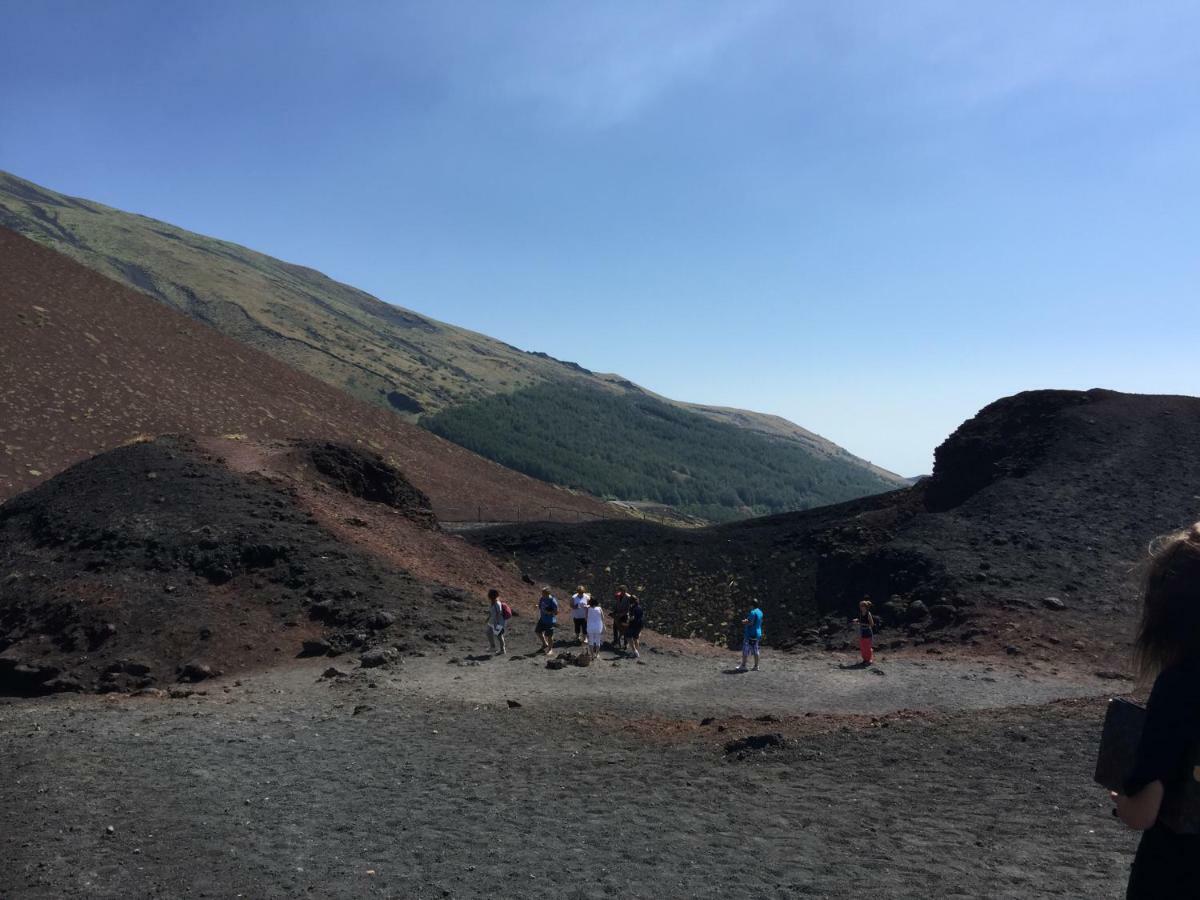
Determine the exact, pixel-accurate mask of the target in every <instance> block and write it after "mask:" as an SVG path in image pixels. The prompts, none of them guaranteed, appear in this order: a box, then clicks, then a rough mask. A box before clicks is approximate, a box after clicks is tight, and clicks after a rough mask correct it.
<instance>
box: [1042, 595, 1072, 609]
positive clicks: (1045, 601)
mask: <svg viewBox="0 0 1200 900" xmlns="http://www.w3.org/2000/svg"><path fill="white" fill-rule="evenodd" d="M1042 605H1043V606H1044V607H1046V609H1053V610H1057V611H1060V612H1061V611H1062V610H1064V609H1066V608H1067V604H1065V603H1063V602H1062V600H1060V599H1059V598H1058V597H1043V598H1042Z"/></svg>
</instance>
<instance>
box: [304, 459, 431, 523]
mask: <svg viewBox="0 0 1200 900" xmlns="http://www.w3.org/2000/svg"><path fill="white" fill-rule="evenodd" d="M300 452H301V454H302V455H303V457H304V458H305V459H307V461H308V462H310V463H311V464H312V466H313V468H314V469H316V470H317V472H319V473H320V474H321V476H323V477H324V479H325V480H326V481H327V482H328V483H329V484H332V485H333V486H334V487H336V488H337V489H338V490H340V491H343V492H345V493H347V494H349V495H350V496H351V497H358V498H360V499H362V500H366V501H368V502H370V503H382V504H384V505H385V506H390V507H391V508H392V509H395V510H398V511H399V512H400V513H402V514H403V515H404V516H405V517H406V518H409V519H412V520H413V521H415V522H419V523H421V524H423V525H425V526H426V527H428V528H437V518H436V517H435V516H434V514H433V505H432V504H431V503H430V502H429V498H428V497H426V496H425V494H424V493H422V492H421V491H420V490H418V489H417V488H415V487H413V486H412V485H411V484H410V483H409V481H408V479H407V478H405V477H404V476H403V475H401V474H400V472H399V471H398V470H396V469H395V468H394V467H392V466H391V465H389V464H388V463H387V461H386V460H385V459H384V458H383V457H382V456H380V455H379V454H378V453H370V452H367V451H365V450H359V449H358V448H356V447H350V446H347V445H345V444H334V443H329V442H324V443H307V444H302V445H301V447H300Z"/></svg>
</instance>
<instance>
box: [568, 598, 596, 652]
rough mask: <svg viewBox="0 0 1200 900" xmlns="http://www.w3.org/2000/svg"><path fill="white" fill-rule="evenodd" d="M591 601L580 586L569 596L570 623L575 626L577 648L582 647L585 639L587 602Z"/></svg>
mask: <svg viewBox="0 0 1200 900" xmlns="http://www.w3.org/2000/svg"><path fill="white" fill-rule="evenodd" d="M591 599H592V595H591V594H589V593H587V591H586V589H585V588H584V586H583V585H582V584H581V585H579V587H577V588H575V593H574V594H573V595H571V621H572V623H574V625H575V644H576V645H577V646H582V645H583V642H584V639H585V638H586V637H587V611H588V602H589V601H590V600H591Z"/></svg>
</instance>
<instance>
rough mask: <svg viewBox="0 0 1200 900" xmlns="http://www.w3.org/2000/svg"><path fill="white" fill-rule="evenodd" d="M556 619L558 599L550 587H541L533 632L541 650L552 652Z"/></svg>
mask: <svg viewBox="0 0 1200 900" xmlns="http://www.w3.org/2000/svg"><path fill="white" fill-rule="evenodd" d="M557 621H558V600H557V599H555V597H554V594H552V593H551V592H550V588H548V587H544V588H542V598H541V599H540V600H538V620H537V625H536V626H534V629H533V630H534V632H535V633H536V634H537V636H538V637H539V638H540V639H541V641H542V652H543V653H547V654H548V653H553V652H554V625H555V623H556V622H557Z"/></svg>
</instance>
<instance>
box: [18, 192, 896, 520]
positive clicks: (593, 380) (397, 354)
mask: <svg viewBox="0 0 1200 900" xmlns="http://www.w3.org/2000/svg"><path fill="white" fill-rule="evenodd" d="M0 226H5V227H8V228H11V229H13V230H15V231H17V232H19V233H21V234H24V235H26V236H27V237H30V238H32V239H33V240H36V241H38V242H40V243H42V244H45V245H47V246H50V247H53V248H54V249H56V250H59V251H60V252H62V253H64V254H67V255H69V256H71V257H73V258H74V259H76V260H78V261H79V262H81V263H83V264H84V265H86V266H88V267H90V268H92V269H94V270H96V271H98V272H100V273H101V274H104V275H106V276H108V277H110V278H113V279H114V280H117V281H120V282H123V283H124V284H126V285H128V286H129V287H132V288H134V289H136V290H139V291H142V292H144V293H146V294H149V295H150V296H152V297H154V298H155V299H157V300H159V301H161V302H163V303H166V304H168V305H170V306H173V307H175V308H176V309H178V310H180V311H182V312H184V313H186V314H188V315H189V316H192V317H193V318H196V319H199V320H200V321H202V322H205V323H207V324H210V325H212V326H213V327H215V328H216V329H218V330H219V331H222V332H224V333H225V334H227V335H229V336H231V337H233V338H236V339H238V340H240V341H242V342H244V343H247V344H249V345H251V346H253V347H256V348H258V349H260V350H263V351H265V352H266V353H268V354H270V355H272V356H274V357H275V358H276V359H279V360H281V361H283V362H285V363H287V364H289V365H291V366H294V367H295V368H297V369H300V370H301V371H304V372H307V373H309V374H310V375H313V376H315V377H316V378H319V379H320V380H322V381H325V382H326V383H328V384H332V385H334V386H336V387H339V388H342V389H343V390H345V391H347V392H349V393H350V394H352V395H353V396H355V397H357V398H359V399H360V400H365V401H367V402H371V403H375V404H378V405H381V406H385V407H388V408H390V409H391V410H392V411H393V412H395V413H397V414H399V415H400V416H402V417H404V418H407V419H409V420H416V419H417V418H418V417H419V416H422V415H427V416H431V417H432V416H435V415H436V414H437V413H439V412H441V411H443V410H447V409H453V408H455V407H459V406H462V405H464V404H470V403H474V402H479V401H482V400H485V399H486V398H489V397H493V396H495V395H498V394H512V393H516V392H519V391H521V390H524V389H529V388H532V387H535V386H538V385H545V384H554V385H568V386H573V387H576V388H578V387H587V388H590V389H592V390H595V391H599V392H603V393H606V394H612V395H616V396H618V397H628V398H629V399H630V400H631V402H637V401H638V400H639V399H640V398H641V397H643V396H645V395H646V394H647V392H645V391H644V390H642V389H641V388H639V387H638V386H636V385H634V384H632V383H630V382H628V381H625V380H624V379H622V378H620V377H618V376H611V375H599V374H596V373H592V372H589V371H588V370H586V369H583V368H581V367H580V366H577V365H575V364H573V363H568V362H561V361H559V360H556V359H553V358H551V357H549V356H547V355H546V354H544V353H528V352H524V351H521V350H519V349H517V348H515V347H512V346H510V345H508V344H505V343H503V342H501V341H497V340H495V339H493V338H489V337H487V336H485V335H481V334H477V333H475V332H471V331H467V330H466V329H462V328H457V327H455V326H453V325H447V324H445V323H442V322H438V321H435V320H433V319H430V318H428V317H425V316H422V315H420V314H418V313H415V312H411V311H409V310H405V309H401V308H399V307H396V306H392V305H390V304H387V303H384V302H383V301H381V300H379V299H377V298H375V297H372V296H371V295H369V294H367V293H365V292H363V291H360V290H357V289H355V288H353V287H350V286H348V285H344V284H341V283H339V282H336V281H334V280H332V279H330V278H328V277H326V276H325V275H322V274H321V273H320V272H316V271H314V270H312V269H308V268H305V267H303V266H297V265H292V264H290V263H285V262H282V261H280V260H277V259H273V258H271V257H269V256H266V255H264V254H261V253H257V252H255V251H253V250H248V249H246V248H245V247H240V246H238V245H236V244H232V243H229V242H227V241H220V240H215V239H213V238H208V237H204V236H201V235H197V234H194V233H192V232H188V231H185V230H184V229H181V228H177V227H175V226H173V225H169V224H167V223H164V222H159V221H156V220H154V219H149V218H146V217H144V216H139V215H135V214H131V213H126V212H122V211H120V210H116V209H112V208H110V207H106V206H103V205H101V204H98V203H93V202H90V201H87V200H81V199H77V198H72V197H67V196H65V195H62V194H58V193H55V192H54V191H51V190H49V189H46V188H42V187H39V186H38V185H35V184H32V183H31V182H28V181H24V180H22V179H19V178H17V177H15V176H13V175H9V174H6V173H3V172H0ZM665 402H668V403H673V405H676V406H678V407H680V408H685V409H689V410H691V411H692V412H694V413H696V414H698V415H701V416H704V417H706V418H708V419H711V420H713V421H714V422H718V423H720V424H722V425H723V426H727V427H730V428H736V429H745V430H749V431H753V432H762V433H765V434H769V435H771V436H772V437H773V438H775V439H777V440H778V441H780V442H783V443H784V444H786V445H787V449H786V450H784V451H781V452H779V453H778V459H776V460H775V462H774V465H775V466H776V467H777V468H780V469H781V470H782V469H783V468H784V467H786V466H787V465H788V464H789V463H788V460H789V459H792V458H795V457H794V453H793V451H794V450H795V448H800V449H801V450H802V451H803V452H804V453H806V454H811V455H813V456H816V457H820V458H821V459H823V460H824V461H825V462H826V463H827V464H828V466H830V467H831V468H832V469H833V470H836V471H837V472H838V474H837V475H836V476H832V477H835V478H837V479H838V480H841V481H845V482H847V483H859V482H861V485H862V487H861V492H870V491H875V490H880V489H886V488H888V487H892V486H899V485H901V484H904V483H905V481H904V480H903V479H901V478H900V477H899V476H896V475H894V474H893V473H890V472H886V471H884V470H882V469H878V468H876V467H874V466H872V465H871V464H870V463H867V462H865V461H864V460H861V459H858V458H857V457H854V456H853V455H851V454H850V453H848V452H846V451H845V450H843V449H842V448H840V447H837V446H836V445H834V444H832V443H831V442H829V441H826V440H825V439H823V438H821V437H819V436H818V435H813V434H812V433H811V432H807V431H805V430H804V429H801V428H799V426H795V425H793V424H792V423H789V422H786V421H785V420H782V419H778V418H776V417H769V416H762V415H760V414H757V413H749V412H745V411H741V410H729V409H722V408H717V407H710V406H704V405H700V404H694V405H689V404H674V402H673V401H665ZM626 439H627V440H628V441H630V442H631V443H632V444H634V445H636V443H637V440H638V436H637V435H636V434H634V435H628V436H627V438H626ZM731 440H732V439H731ZM793 445H794V446H793ZM549 449H550V448H549V446H545V447H536V446H535V447H531V449H530V453H529V455H528V456H527V457H526V458H525V459H524V460H523V463H524V465H523V466H522V467H523V468H525V469H526V470H528V469H529V468H530V467H531V466H533V465H535V464H536V463H537V462H538V459H539V457H540V455H541V454H542V452H543V451H548V450H549ZM855 470H865V471H867V472H869V473H870V474H871V477H869V478H865V479H863V478H859V477H857V473H856V472H855ZM589 488H590V489H592V490H598V489H599V486H598V485H594V484H589ZM657 488H658V489H660V492H661V490H663V489H665V486H664V485H658V486H657ZM785 493H786V492H785ZM621 499H627V500H641V499H646V498H643V497H622V498H621ZM783 502H784V501H783V499H782V495H781V496H780V497H778V498H774V500H773V503H772V504H771V505H769V506H768V507H767V508H771V509H779V508H783V505H782V504H783ZM816 502H821V500H820V499H819V498H818V497H817V496H816V495H813V496H811V497H807V498H805V499H804V501H803V502H801V503H800V504H798V505H800V506H811V505H813V504H814V503H816Z"/></svg>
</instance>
